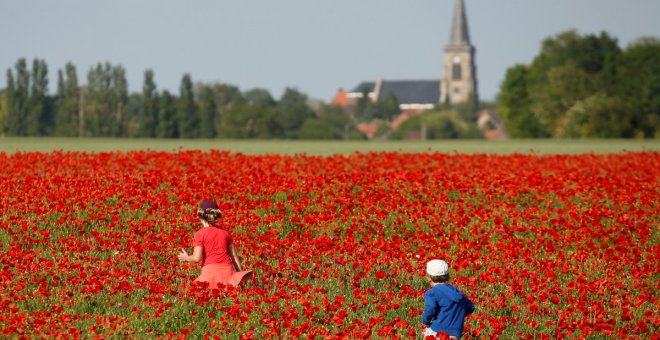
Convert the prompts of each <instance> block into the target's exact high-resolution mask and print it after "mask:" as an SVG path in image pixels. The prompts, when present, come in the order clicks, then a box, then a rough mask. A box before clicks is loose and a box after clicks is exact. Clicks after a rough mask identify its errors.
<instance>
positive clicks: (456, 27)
mask: <svg viewBox="0 0 660 340" xmlns="http://www.w3.org/2000/svg"><path fill="white" fill-rule="evenodd" d="M449 45H450V46H460V45H470V34H469V32H468V24H467V18H466V15H465V4H464V3H463V0H456V6H455V7H454V21H453V22H452V26H451V36H450V38H449Z"/></svg>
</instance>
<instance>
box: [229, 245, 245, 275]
mask: <svg viewBox="0 0 660 340" xmlns="http://www.w3.org/2000/svg"><path fill="white" fill-rule="evenodd" d="M229 257H231V261H232V262H233V263H234V270H236V271H237V272H240V271H243V267H242V266H241V262H240V261H239V260H238V256H236V248H234V244H233V243H230V244H229Z"/></svg>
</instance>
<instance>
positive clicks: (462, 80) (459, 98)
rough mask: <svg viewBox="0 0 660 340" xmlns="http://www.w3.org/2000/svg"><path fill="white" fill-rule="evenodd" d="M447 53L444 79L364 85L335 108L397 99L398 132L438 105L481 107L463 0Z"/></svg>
mask: <svg viewBox="0 0 660 340" xmlns="http://www.w3.org/2000/svg"><path fill="white" fill-rule="evenodd" d="M444 52H445V55H444V63H443V68H442V70H443V73H444V79H431V80H384V79H378V80H376V81H372V82H362V83H360V84H358V85H357V86H355V87H353V88H352V89H351V90H344V89H340V90H339V91H338V93H337V95H336V96H335V98H334V99H333V100H332V104H333V105H338V106H342V107H345V108H351V107H354V106H355V105H356V104H357V102H358V100H359V99H360V98H362V97H363V96H364V95H365V94H366V95H367V96H368V97H369V99H370V100H372V101H378V100H384V99H386V98H387V97H389V96H391V95H394V96H395V97H396V99H397V101H398V103H399V109H400V110H401V116H400V117H397V118H395V119H394V121H393V122H392V126H393V127H394V128H396V127H397V126H398V125H399V124H400V123H401V122H403V121H405V120H406V119H407V118H408V117H410V116H414V115H417V114H419V113H420V112H422V111H425V110H428V109H432V108H433V107H435V106H436V105H438V104H449V105H456V104H463V103H467V102H468V101H474V104H476V103H478V95H477V77H476V67H475V64H474V62H475V57H474V55H475V48H474V46H472V44H471V43H470V35H469V32H468V24H467V18H466V14H465V5H464V1H463V0H456V4H455V8H454V18H453V23H452V28H451V36H450V39H449V44H448V45H447V46H446V47H445V50H444ZM475 107H476V105H475Z"/></svg>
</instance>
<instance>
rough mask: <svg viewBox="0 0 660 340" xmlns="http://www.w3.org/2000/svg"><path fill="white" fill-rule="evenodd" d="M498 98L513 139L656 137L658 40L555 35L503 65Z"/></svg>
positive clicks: (659, 121)
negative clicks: (528, 56) (523, 60)
mask: <svg viewBox="0 0 660 340" xmlns="http://www.w3.org/2000/svg"><path fill="white" fill-rule="evenodd" d="M497 99H498V112H499V113H500V115H501V116H502V117H503V119H504V121H505V123H506V127H507V130H508V133H509V134H510V135H511V136H512V137H514V138H515V137H520V138H538V137H542V138H543V137H558V138H594V137H595V138H608V137H615V138H660V41H659V40H658V39H657V38H652V37H643V38H640V39H638V40H637V41H635V42H634V43H632V44H630V45H629V46H628V47H627V48H625V49H621V48H620V47H619V46H618V42H617V40H616V39H614V38H613V37H611V36H610V35H608V34H607V33H606V32H602V33H600V34H599V35H595V34H587V35H579V34H578V33H576V32H575V31H567V32H563V33H560V34H558V35H556V36H554V37H551V38H547V39H546V40H544V41H543V44H542V48H541V51H540V53H539V54H538V55H537V56H536V57H535V58H534V59H533V61H532V62H531V63H530V64H528V65H515V66H513V67H511V68H509V69H508V70H507V73H506V77H505V80H504V81H503V83H502V85H501V87H500V93H499V95H498V97H497Z"/></svg>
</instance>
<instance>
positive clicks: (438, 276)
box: [426, 260, 449, 283]
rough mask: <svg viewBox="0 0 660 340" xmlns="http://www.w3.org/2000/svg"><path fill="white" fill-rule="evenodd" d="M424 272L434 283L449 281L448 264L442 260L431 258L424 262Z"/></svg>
mask: <svg viewBox="0 0 660 340" xmlns="http://www.w3.org/2000/svg"><path fill="white" fill-rule="evenodd" d="M426 274H428V276H429V278H430V279H431V281H432V282H434V283H445V282H448V281H449V266H448V265H447V262H445V261H443V260H431V261H429V262H428V263H426Z"/></svg>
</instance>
